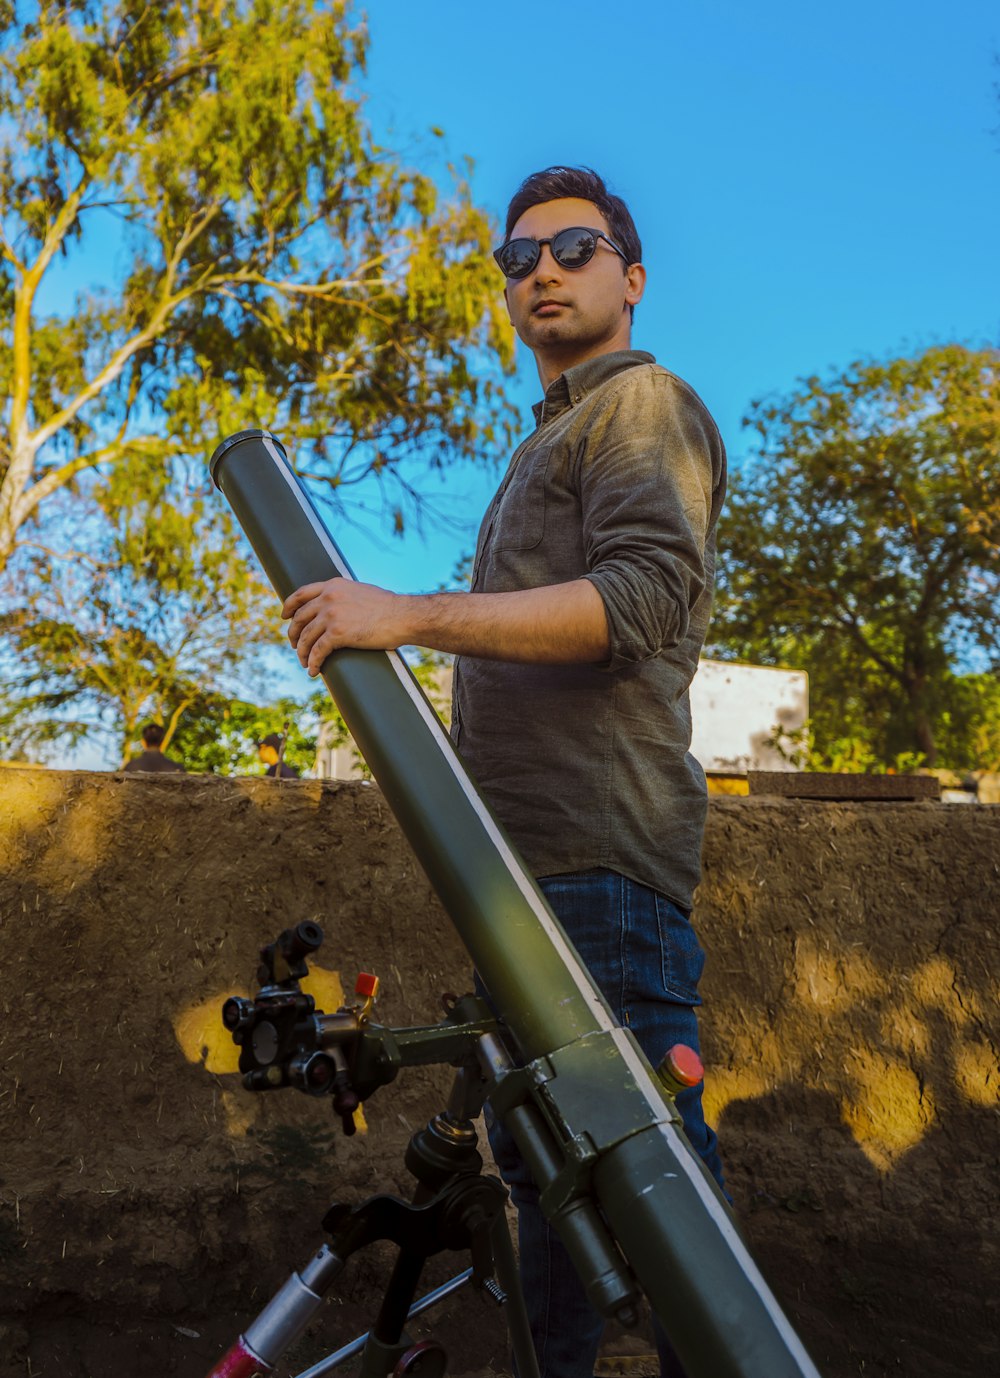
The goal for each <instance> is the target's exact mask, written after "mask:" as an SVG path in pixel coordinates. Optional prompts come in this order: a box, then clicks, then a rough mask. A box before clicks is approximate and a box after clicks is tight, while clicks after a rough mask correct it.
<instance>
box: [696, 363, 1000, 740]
mask: <svg viewBox="0 0 1000 1378" xmlns="http://www.w3.org/2000/svg"><path fill="white" fill-rule="evenodd" d="M747 424H749V425H752V426H753V427H754V429H755V430H756V432H757V434H758V436H759V440H760V445H759V449H758V452H757V453H756V455H755V456H753V457H752V458H751V459H750V460H749V461H748V463H747V465H746V467H745V468H744V469H743V471H742V472H740V473H739V474H737V476H736V478H735V480H734V482H733V486H732V491H731V494H730V497H729V500H728V505H727V510H726V512H725V514H724V517H723V521H722V524H721V526H720V533H719V549H720V561H719V592H718V598H717V604H716V612H715V620H714V622H713V627H712V638H713V642H714V653H715V654H721V655H729V656H735V657H738V658H741V659H753V660H759V661H763V662H765V663H771V664H790V665H795V666H797V667H799V668H804V669H807V670H808V671H809V674H810V680H811V700H812V706H813V709H814V715H813V716H814V727H815V728H816V733H817V736H818V737H819V739H820V742H821V744H822V741H823V739H828V740H830V741H832V740H833V739H835V738H842V737H845V736H848V735H850V733H851V732H852V731H856V730H857V731H864V732H865V733H866V734H867V735H868V738H869V740H870V741H871V742H872V743H873V750H874V751H875V753H876V754H877V755H879V756H881V758H882V759H883V760H889V759H892V758H893V757H895V756H898V755H900V754H901V753H904V754H905V753H915V754H917V755H919V756H920V757H921V758H922V759H923V761H924V762H925V763H926V764H928V765H933V764H935V762H936V761H937V759H938V738H939V735H940V734H941V732H942V730H943V729H947V730H946V732H945V735H946V736H947V735H948V734H949V733H951V734H952V736H951V749H952V750H953V751H954V750H957V749H958V747H957V743H956V742H955V741H954V730H955V726H956V723H957V722H958V720H959V719H960V718H961V716H962V712H963V711H964V712H965V713H966V721H967V726H968V728H969V730H970V731H971V730H973V729H974V720H975V714H974V713H973V715H972V716H971V717H970V716H969V713H968V711H967V710H968V707H969V704H970V703H971V702H972V701H973V699H974V698H975V695H974V694H973V695H972V697H971V698H970V690H969V685H968V684H966V683H965V682H964V681H965V680H966V679H967V678H968V676H969V675H970V674H972V673H973V672H977V673H978V674H980V675H984V676H985V677H986V683H987V686H988V683H989V681H990V680H993V681H994V682H996V666H997V664H998V660H1000V658H998V654H997V652H998V641H997V638H998V625H1000V624H998V615H1000V353H998V352H997V351H996V350H992V349H984V350H973V349H969V348H965V347H962V346H960V345H948V346H940V347H935V348H932V349H927V350H925V351H924V352H923V353H921V354H919V355H917V356H916V357H914V358H903V359H895V360H892V361H891V362H889V363H885V364H879V363H860V362H859V363H855V364H852V365H851V366H850V368H848V369H847V370H846V371H845V372H843V373H842V374H840V375H839V376H836V377H833V378H831V379H829V380H828V381H822V380H821V379H819V378H818V377H812V378H808V379H806V380H804V381H803V383H802V385H801V387H800V388H799V389H798V390H797V391H796V392H794V393H793V394H792V395H791V396H789V397H787V398H783V399H779V400H777V401H773V400H767V401H762V402H757V403H755V404H754V406H753V407H752V409H751V412H750V416H749V418H748V422H747ZM977 692H979V694H980V698H981V695H982V693H983V692H984V690H983V685H982V684H980V688H979V691H977ZM963 704H964V705H965V708H964V709H963V708H962V705H963Z"/></svg>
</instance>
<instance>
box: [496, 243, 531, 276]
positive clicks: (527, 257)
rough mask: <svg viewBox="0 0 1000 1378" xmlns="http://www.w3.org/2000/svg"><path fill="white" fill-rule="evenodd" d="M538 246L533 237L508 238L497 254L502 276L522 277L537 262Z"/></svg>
mask: <svg viewBox="0 0 1000 1378" xmlns="http://www.w3.org/2000/svg"><path fill="white" fill-rule="evenodd" d="M538 254H539V248H538V243H537V241H536V240H534V239H509V240H508V241H507V243H506V244H505V245H504V246H503V248H502V249H501V250H500V251H499V253H498V254H497V259H498V261H499V263H500V270H501V272H502V273H503V275H504V277H508V278H523V277H527V275H528V274H529V273H530V272H531V270H532V268H534V266H535V264H536V263H537V262H538Z"/></svg>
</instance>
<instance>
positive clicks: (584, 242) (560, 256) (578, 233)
mask: <svg viewBox="0 0 1000 1378" xmlns="http://www.w3.org/2000/svg"><path fill="white" fill-rule="evenodd" d="M596 248H597V236H596V235H595V234H594V233H593V231H592V230H585V229H583V228H580V227H574V228H573V229H569V230H560V231H559V233H558V234H557V235H556V237H555V239H553V241H552V257H553V258H554V259H555V261H556V262H557V263H561V264H562V266H563V267H564V268H582V267H583V265H584V264H585V263H589V262H590V260H591V259H592V258H593V257H594V250H595V249H596Z"/></svg>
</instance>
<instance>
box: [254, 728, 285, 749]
mask: <svg viewBox="0 0 1000 1378" xmlns="http://www.w3.org/2000/svg"><path fill="white" fill-rule="evenodd" d="M257 745H258V747H261V746H273V747H274V749H275V751H280V750H281V736H280V734H279V733H277V732H269V733H268V734H267V736H266V737H261V739H260V741H259V742H258V743H257Z"/></svg>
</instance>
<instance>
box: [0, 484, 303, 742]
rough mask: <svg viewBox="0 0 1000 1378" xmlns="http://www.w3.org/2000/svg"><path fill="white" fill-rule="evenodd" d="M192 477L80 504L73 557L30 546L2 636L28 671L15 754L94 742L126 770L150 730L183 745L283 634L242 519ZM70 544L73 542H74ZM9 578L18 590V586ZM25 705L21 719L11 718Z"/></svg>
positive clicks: (117, 487)
mask: <svg viewBox="0 0 1000 1378" xmlns="http://www.w3.org/2000/svg"><path fill="white" fill-rule="evenodd" d="M184 467H185V466H184V465H182V464H181V463H180V462H179V461H178V462H176V463H175V465H174V466H172V468H171V469H169V470H166V469H165V470H161V471H159V472H158V473H157V472H154V471H148V470H146V471H143V472H142V478H143V485H142V487H139V488H137V487H136V485H135V482H134V479H133V478H132V477H130V476H128V475H126V474H125V473H124V471H122V470H112V471H111V472H110V473H109V474H108V475H107V476H106V477H102V478H101V479H100V480H99V481H98V482H96V483H95V484H94V485H92V494H91V496H90V497H89V498H88V500H86V501H84V500H83V499H82V498H77V499H75V501H74V503H73V539H74V549H72V550H71V551H69V552H68V553H60V552H56V551H53V550H52V549H50V548H49V547H46V546H41V545H36V544H26V545H25V547H24V548H23V549H22V551H21V552H20V554H19V561H18V572H17V584H18V587H19V588H20V589H21V591H22V594H25V593H26V594H27V596H22V597H20V598H17V599H15V598H13V597H10V598H8V599H7V600H6V602H7V604H8V607H7V611H5V612H4V613H2V614H0V628H2V630H3V632H4V633H5V634H6V639H7V644H8V652H7V653H8V655H10V654H11V652H13V653H16V655H17V657H18V665H17V667H16V669H15V671H14V673H13V674H11V675H10V676H9V677H8V690H7V695H8V705H9V708H10V710H11V711H10V712H9V713H8V718H9V719H10V720H11V723H12V724H13V720H14V719H15V717H16V718H17V719H18V723H19V725H18V727H17V730H16V732H15V731H13V730H12V728H11V730H8V733H7V736H8V740H9V742H10V744H11V745H12V746H18V747H20V748H21V749H22V750H23V749H25V748H31V747H34V748H38V747H44V746H45V744H46V743H49V744H52V743H58V742H64V743H65V742H69V743H72V742H74V741H76V740H79V739H80V738H81V737H83V736H90V735H93V734H95V733H96V734H98V735H103V736H105V737H110V738H111V739H112V742H113V746H112V750H113V751H114V754H115V756H116V757H117V759H119V760H122V759H124V758H125V757H126V756H127V754H128V751H129V748H130V746H131V745H132V744H134V742H135V741H136V739H137V736H138V728H139V724H140V721H141V719H144V718H152V719H154V720H155V721H157V722H161V723H163V725H164V727H165V728H166V730H167V735H166V738H165V742H164V745H165V746H168V745H169V744H170V741H171V738H172V736H173V734H174V732H175V730H176V728H177V725H178V723H179V722H180V721H181V719H182V717H183V715H184V714H185V712H187V711H188V710H190V709H191V708H192V707H193V706H194V705H195V704H196V703H198V702H200V701H201V700H203V699H204V698H205V696H206V695H207V696H213V695H214V696H222V695H225V696H227V697H228V696H230V695H232V694H233V693H234V692H239V690H240V688H241V686H242V685H243V684H244V683H245V682H246V680H247V677H248V675H250V673H251V667H252V665H253V662H254V661H255V659H257V658H258V653H259V651H260V648H261V645H262V641H264V640H266V639H267V638H268V634H269V633H270V634H271V635H272V636H276V635H277V632H278V627H279V621H278V616H277V607H276V604H275V599H274V595H273V593H272V592H271V590H270V589H269V588H268V587H266V586H265V584H264V582H263V580H262V579H261V578H260V576H259V575H258V574H257V573H256V572H255V571H256V567H255V566H254V565H253V564H252V563H249V562H248V561H247V560H246V558H245V556H244V553H243V549H242V546H241V544H240V543H239V542H238V541H237V533H236V530H235V524H234V521H233V519H232V517H231V515H230V514H229V513H228V512H226V511H224V510H223V511H220V510H219V504H218V503H217V501H215V500H214V499H213V498H211V497H206V495H205V493H204V492H203V491H202V489H201V476H200V474H199V475H197V477H196V479H195V481H194V482H192V483H191V484H186V483H184V482H183V470H184ZM64 534H68V533H64ZM13 577H14V576H13V572H12V570H9V571H8V582H13ZM17 707H19V709H20V712H19V713H17V714H15V712H14V711H13V710H15V709H16V708H17Z"/></svg>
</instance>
